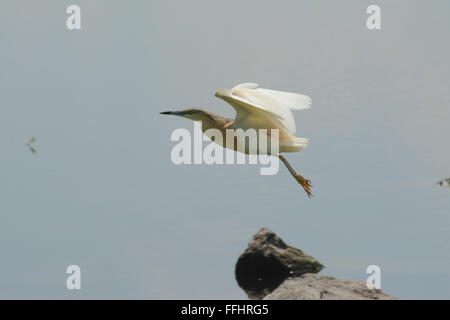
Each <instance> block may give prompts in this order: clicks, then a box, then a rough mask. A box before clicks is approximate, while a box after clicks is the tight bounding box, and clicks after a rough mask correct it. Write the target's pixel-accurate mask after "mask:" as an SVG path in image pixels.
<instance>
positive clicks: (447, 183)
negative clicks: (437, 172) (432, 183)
mask: <svg viewBox="0 0 450 320" xmlns="http://www.w3.org/2000/svg"><path fill="white" fill-rule="evenodd" d="M437 184H439V185H441V186H443V187H444V188H450V178H447V179H443V180H441V181H439V182H438V183H437Z"/></svg>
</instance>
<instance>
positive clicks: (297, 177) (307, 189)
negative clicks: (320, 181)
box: [295, 173, 312, 198]
mask: <svg viewBox="0 0 450 320" xmlns="http://www.w3.org/2000/svg"><path fill="white" fill-rule="evenodd" d="M295 180H297V182H298V183H300V185H301V186H302V187H303V189H305V192H306V194H307V195H308V197H309V198H311V197H312V193H311V187H312V186H311V181H309V180H308V179H305V178H303V177H302V176H301V175H299V174H298V173H297V174H296V175H295Z"/></svg>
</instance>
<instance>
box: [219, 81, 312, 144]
mask: <svg viewBox="0 0 450 320" xmlns="http://www.w3.org/2000/svg"><path fill="white" fill-rule="evenodd" d="M216 96H218V97H220V98H222V99H224V100H225V101H227V102H228V103H229V104H231V106H232V107H233V108H234V109H235V110H236V120H235V122H234V124H233V127H234V128H254V129H276V128H278V129H280V131H281V133H284V134H286V135H292V136H293V135H294V134H295V131H296V127H295V120H294V116H293V114H292V112H291V110H304V109H308V108H309V107H310V106H311V98H309V97H308V96H306V95H303V94H298V93H292V92H284V91H276V90H270V89H263V88H258V85H257V84H256V83H242V84H239V85H237V86H235V87H234V88H232V89H231V90H219V91H218V92H217V93H216Z"/></svg>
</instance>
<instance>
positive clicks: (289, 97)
mask: <svg viewBox="0 0 450 320" xmlns="http://www.w3.org/2000/svg"><path fill="white" fill-rule="evenodd" d="M215 96H216V97H218V98H221V99H222V100H225V101H226V102H228V103H229V104H230V105H231V106H232V107H233V108H234V109H235V110H236V118H235V119H230V118H225V117H222V116H219V115H216V114H214V113H212V112H210V111H207V110H203V109H186V110H182V111H165V112H161V114H170V115H176V116H180V117H184V118H188V119H191V120H194V121H201V122H202V131H203V132H205V131H206V130H208V129H218V130H220V131H221V132H222V134H223V135H224V136H226V133H225V131H226V129H234V130H236V129H242V130H244V131H245V130H247V129H250V128H253V129H255V130H259V129H266V130H268V131H267V132H270V129H278V130H279V136H278V137H279V142H278V145H279V152H278V153H276V154H275V153H274V154H271V155H273V156H277V157H279V158H280V160H281V161H283V163H284V164H285V166H286V167H287V169H288V170H289V172H290V173H291V175H292V176H293V177H294V178H295V180H297V182H298V183H299V184H300V185H301V186H302V187H303V188H304V189H305V191H306V193H307V195H308V197H311V196H312V193H311V182H310V181H309V180H308V179H305V178H304V177H302V176H301V175H300V174H299V173H297V172H296V171H295V170H294V168H292V166H291V165H290V164H289V162H288V161H287V159H286V158H285V157H284V156H282V155H281V154H280V153H281V152H298V151H300V150H302V149H303V148H305V147H306V146H307V145H308V139H306V138H297V137H295V136H294V134H295V129H296V128H295V121H294V116H293V114H292V112H291V110H304V109H308V108H309V107H310V106H311V99H310V98H309V97H308V96H305V95H302V94H298V93H291V92H283V91H275V90H269V89H263V88H258V85H257V84H256V83H242V84H239V85H237V86H235V87H234V88H232V89H223V90H219V91H217V92H216V94H215ZM244 139H245V137H244ZM244 143H245V142H244ZM236 145H237V144H233V147H234V150H236ZM225 147H226V146H225ZM245 153H251V152H249V150H247V149H246V151H245Z"/></svg>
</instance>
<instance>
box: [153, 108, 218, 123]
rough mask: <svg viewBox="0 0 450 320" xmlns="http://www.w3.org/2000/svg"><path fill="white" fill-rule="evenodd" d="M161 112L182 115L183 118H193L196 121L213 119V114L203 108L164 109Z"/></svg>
mask: <svg viewBox="0 0 450 320" xmlns="http://www.w3.org/2000/svg"><path fill="white" fill-rule="evenodd" d="M161 114H170V115H174V116H180V117H183V118H187V119H191V120H194V121H204V120H211V119H212V116H213V114H212V113H211V112H208V111H206V110H203V109H186V110H182V111H164V112H161Z"/></svg>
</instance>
